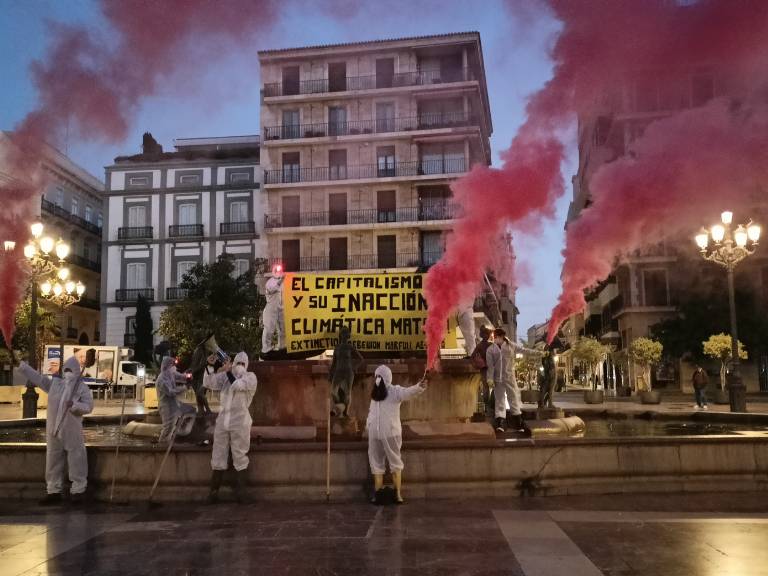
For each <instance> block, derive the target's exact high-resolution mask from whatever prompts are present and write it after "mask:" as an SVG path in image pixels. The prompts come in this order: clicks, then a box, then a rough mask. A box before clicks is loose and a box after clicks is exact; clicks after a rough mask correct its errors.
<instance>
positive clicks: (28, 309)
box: [0, 296, 60, 362]
mask: <svg viewBox="0 0 768 576" xmlns="http://www.w3.org/2000/svg"><path fill="white" fill-rule="evenodd" d="M31 322H32V300H31V299H30V297H29V296H27V297H26V298H25V299H24V300H23V301H22V303H21V304H19V307H18V308H16V318H15V323H16V331H15V332H14V333H13V341H12V345H13V349H14V350H17V351H18V352H19V353H20V358H21V359H23V360H29V352H30V350H29V336H30V330H31ZM59 334H60V330H59V326H58V322H57V317H56V314H55V313H54V312H52V311H51V310H49V309H47V308H45V306H44V303H43V302H41V301H40V300H38V302H37V360H38V362H39V361H40V360H41V359H42V357H43V351H44V350H45V344H46V343H49V344H50V343H52V342H57V341H58V338H59ZM0 345H1V346H2V347H6V348H7V346H6V344H5V340H4V339H3V337H2V335H0Z"/></svg>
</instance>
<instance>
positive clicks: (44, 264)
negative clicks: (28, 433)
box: [4, 222, 69, 418]
mask: <svg viewBox="0 0 768 576" xmlns="http://www.w3.org/2000/svg"><path fill="white" fill-rule="evenodd" d="M30 232H31V234H32V238H31V239H30V240H29V243H28V244H27V245H26V246H24V257H25V258H26V261H27V268H28V270H29V279H30V282H31V283H32V290H31V298H30V301H31V306H30V326H29V328H30V329H29V365H30V366H32V367H33V368H35V369H37V368H38V358H37V297H38V289H39V284H40V282H41V281H43V280H44V279H46V278H48V277H51V276H56V275H57V274H58V272H59V270H60V269H62V268H64V264H65V262H64V261H65V259H66V257H67V256H69V245H68V244H66V243H65V242H64V241H63V240H61V239H59V240H58V241H56V240H54V239H53V238H52V237H50V236H45V235H44V232H45V229H44V227H43V224H42V223H41V222H35V223H34V224H32V225H31V226H30ZM8 243H9V242H8V241H6V242H5V243H4V245H5V246H6V249H7V245H8ZM62 360H63V358H62ZM59 364H60V365H61V361H60V362H59ZM38 397H39V395H38V394H37V392H36V391H35V388H34V386H32V384H31V383H30V382H27V390H26V391H25V392H24V394H23V395H22V399H23V404H22V406H23V408H22V417H23V418H36V417H37V399H38Z"/></svg>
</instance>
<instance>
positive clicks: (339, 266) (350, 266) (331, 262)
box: [269, 252, 443, 272]
mask: <svg viewBox="0 0 768 576" xmlns="http://www.w3.org/2000/svg"><path fill="white" fill-rule="evenodd" d="M442 255H443V253H442V252H421V253H419V252H397V253H382V254H353V255H349V256H346V257H339V256H304V257H301V258H298V259H294V260H292V259H283V258H270V261H269V263H270V266H271V265H273V264H278V263H279V264H281V265H282V266H283V268H284V270H285V271H286V272H317V271H322V270H373V269H379V268H419V267H426V266H432V265H433V264H435V263H436V262H437V261H438V260H440V258H441V257H442Z"/></svg>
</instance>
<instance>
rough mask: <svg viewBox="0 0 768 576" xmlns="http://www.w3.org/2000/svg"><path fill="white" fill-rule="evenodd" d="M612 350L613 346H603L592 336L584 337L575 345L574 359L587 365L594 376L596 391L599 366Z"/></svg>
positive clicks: (593, 382)
mask: <svg viewBox="0 0 768 576" xmlns="http://www.w3.org/2000/svg"><path fill="white" fill-rule="evenodd" d="M611 350H612V348H611V346H609V345H607V344H603V343H601V342H600V341H598V340H597V339H595V338H593V337H591V336H582V337H581V338H579V339H578V340H577V341H576V343H575V344H574V345H573V358H574V359H575V360H577V361H579V362H583V363H584V364H586V365H587V367H588V368H589V371H590V372H591V374H592V375H593V378H592V384H593V387H594V388H595V389H596V388H597V374H598V369H597V366H598V364H599V363H600V362H602V361H603V360H605V357H606V356H607V355H608V354H610V352H611Z"/></svg>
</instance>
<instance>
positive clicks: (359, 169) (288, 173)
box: [264, 157, 467, 184]
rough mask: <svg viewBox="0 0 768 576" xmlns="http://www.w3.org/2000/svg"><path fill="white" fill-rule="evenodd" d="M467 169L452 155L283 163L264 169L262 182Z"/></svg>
mask: <svg viewBox="0 0 768 576" xmlns="http://www.w3.org/2000/svg"><path fill="white" fill-rule="evenodd" d="M466 171H467V162H466V161H465V159H464V158H451V157H448V158H436V159H434V160H417V161H414V162H395V161H385V160H382V161H381V162H379V163H378V164H359V165H356V166H347V165H338V166H323V167H318V168H301V167H300V166H298V165H286V166H283V167H282V168H281V169H279V170H266V171H265V172H264V183H265V184H294V183H301V182H325V181H335V180H360V179H366V178H399V177H411V176H427V175H430V174H435V175H438V174H460V173H463V172H466Z"/></svg>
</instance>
